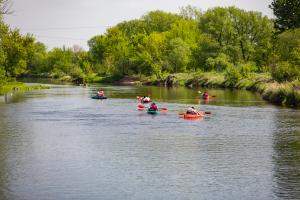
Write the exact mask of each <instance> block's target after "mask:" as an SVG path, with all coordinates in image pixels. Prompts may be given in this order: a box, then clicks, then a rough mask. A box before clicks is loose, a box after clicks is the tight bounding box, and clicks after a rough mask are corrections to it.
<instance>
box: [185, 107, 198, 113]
mask: <svg viewBox="0 0 300 200" xmlns="http://www.w3.org/2000/svg"><path fill="white" fill-rule="evenodd" d="M186 114H191V115H197V114H198V112H197V110H196V109H195V108H194V107H193V106H192V107H189V108H188V109H187V111H186Z"/></svg>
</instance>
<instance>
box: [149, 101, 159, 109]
mask: <svg viewBox="0 0 300 200" xmlns="http://www.w3.org/2000/svg"><path fill="white" fill-rule="evenodd" d="M149 110H153V111H157V110H158V107H157V105H156V104H155V103H154V102H153V103H152V104H151V106H150V108H149Z"/></svg>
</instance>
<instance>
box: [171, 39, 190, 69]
mask: <svg viewBox="0 0 300 200" xmlns="http://www.w3.org/2000/svg"><path fill="white" fill-rule="evenodd" d="M190 54H191V50H190V48H189V46H188V45H187V44H186V43H185V42H184V41H183V40H182V39H181V38H175V39H172V40H171V41H170V44H169V50H168V54H167V59H166V60H167V63H168V65H169V68H171V69H170V71H171V72H175V73H177V72H185V70H186V66H187V64H188V62H189V61H190V58H189V57H190Z"/></svg>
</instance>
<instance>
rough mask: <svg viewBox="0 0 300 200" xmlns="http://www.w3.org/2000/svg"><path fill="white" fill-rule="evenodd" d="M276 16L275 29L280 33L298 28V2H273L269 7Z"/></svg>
mask: <svg viewBox="0 0 300 200" xmlns="http://www.w3.org/2000/svg"><path fill="white" fill-rule="evenodd" d="M270 8H271V9H273V13H274V15H275V16H276V19H275V28H276V29H277V30H279V31H280V32H283V31H285V30H289V29H294V28H300V0H273V2H272V3H271V5H270Z"/></svg>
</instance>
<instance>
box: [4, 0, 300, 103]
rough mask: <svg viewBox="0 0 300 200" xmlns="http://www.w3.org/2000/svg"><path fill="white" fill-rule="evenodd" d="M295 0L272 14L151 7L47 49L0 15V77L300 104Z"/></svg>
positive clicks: (299, 25) (275, 6) (276, 5)
mask: <svg viewBox="0 0 300 200" xmlns="http://www.w3.org/2000/svg"><path fill="white" fill-rule="evenodd" d="M299 5H300V0H286V1H279V0H273V1H272V3H271V5H270V8H271V9H272V10H273V13H274V16H275V17H274V18H273V19H271V18H270V17H268V16H265V15H263V14H262V13H261V12H257V11H247V10H243V9H240V8H237V7H215V8H211V9H208V10H206V11H202V10H201V9H199V8H197V7H193V6H186V7H182V8H180V10H179V12H178V13H170V12H165V11H161V10H154V11H149V12H147V13H145V14H144V15H143V16H141V17H140V18H139V19H133V20H129V21H123V22H120V23H118V24H116V25H115V26H112V27H109V28H107V29H106V31H105V32H104V33H103V34H100V35H95V36H93V37H92V38H90V39H89V40H88V41H87V44H88V47H89V50H87V51H86V50H84V49H83V48H81V47H80V46H78V45H74V46H73V47H65V46H63V47H56V48H53V49H51V50H48V49H47V47H46V45H45V44H43V43H41V42H38V41H36V38H34V36H33V35H32V34H29V33H28V34H26V35H22V34H21V33H20V31H19V30H18V29H13V28H11V27H10V26H9V25H8V24H6V23H5V22H4V21H3V15H1V14H0V33H1V34H0V80H1V81H2V82H5V80H11V79H15V78H20V77H35V78H51V79H55V80H61V81H66V82H73V83H75V84H78V85H79V84H83V85H85V84H87V83H93V82H95V83H99V82H102V83H114V84H121V83H127V84H133V83H136V84H138V85H143V84H152V85H167V86H176V85H182V86H187V87H221V88H234V89H247V90H252V91H256V92H259V93H260V94H261V95H262V96H263V98H264V99H266V100H268V101H270V102H273V103H276V104H279V105H287V106H290V107H294V108H296V107H300V97H299V95H300V94H299V88H300V22H299V18H300V9H299ZM1 8H5V4H3V2H2V3H1V1H0V10H1ZM290 11H293V15H290V13H289V12H290ZM4 84H7V83H4ZM0 85H1V82H0ZM2 85H3V84H2ZM23 87H24V88H25V86H22V87H21V86H20V88H23ZM2 88H3V86H2ZM5 88H9V86H5ZM11 88H12V89H13V88H14V87H11ZM2 90H4V89H2ZM5 90H7V89H5Z"/></svg>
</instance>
